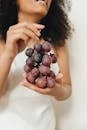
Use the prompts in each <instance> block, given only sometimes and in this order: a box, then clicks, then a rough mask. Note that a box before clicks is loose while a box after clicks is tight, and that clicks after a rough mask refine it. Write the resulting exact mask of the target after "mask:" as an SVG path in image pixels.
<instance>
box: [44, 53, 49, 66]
mask: <svg viewBox="0 0 87 130" xmlns="http://www.w3.org/2000/svg"><path fill="white" fill-rule="evenodd" d="M42 64H43V65H46V66H50V64H51V56H49V55H48V54H46V55H44V56H43V58H42Z"/></svg>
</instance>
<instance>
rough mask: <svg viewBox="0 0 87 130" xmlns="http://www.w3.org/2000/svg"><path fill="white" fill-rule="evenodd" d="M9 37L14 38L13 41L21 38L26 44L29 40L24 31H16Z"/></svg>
mask: <svg viewBox="0 0 87 130" xmlns="http://www.w3.org/2000/svg"><path fill="white" fill-rule="evenodd" d="M11 39H14V41H15V42H16V41H18V40H20V39H21V40H22V41H24V44H26V43H27V42H28V40H29V37H28V36H27V35H25V34H24V33H16V34H13V35H12V38H11ZM22 43H23V42H22Z"/></svg>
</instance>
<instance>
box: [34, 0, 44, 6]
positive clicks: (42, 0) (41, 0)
mask: <svg viewBox="0 0 87 130" xmlns="http://www.w3.org/2000/svg"><path fill="white" fill-rule="evenodd" d="M36 1H37V2H45V3H46V5H47V0H36Z"/></svg>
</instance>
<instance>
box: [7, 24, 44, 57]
mask: <svg viewBox="0 0 87 130" xmlns="http://www.w3.org/2000/svg"><path fill="white" fill-rule="evenodd" d="M43 28H44V25H41V24H36V23H26V22H24V23H18V24H16V25H13V26H11V27H10V28H9V29H8V31H7V39H6V45H5V51H7V52H8V54H10V55H13V56H14V57H15V56H16V55H17V54H18V53H19V52H21V51H23V50H24V49H25V47H26V46H27V44H28V42H29V40H30V39H34V40H36V41H37V40H39V37H40V35H41V33H40V32H41V30H42V29H43Z"/></svg>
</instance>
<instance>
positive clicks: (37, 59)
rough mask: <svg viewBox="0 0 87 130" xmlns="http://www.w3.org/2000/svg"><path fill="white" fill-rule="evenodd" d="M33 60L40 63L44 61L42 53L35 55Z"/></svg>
mask: <svg viewBox="0 0 87 130" xmlns="http://www.w3.org/2000/svg"><path fill="white" fill-rule="evenodd" d="M32 58H33V60H34V62H37V63H40V62H41V61H42V55H41V54H40V53H33V55H32Z"/></svg>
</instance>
